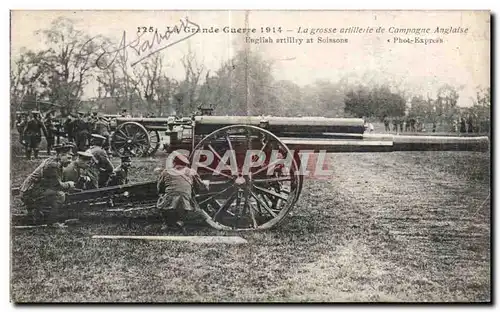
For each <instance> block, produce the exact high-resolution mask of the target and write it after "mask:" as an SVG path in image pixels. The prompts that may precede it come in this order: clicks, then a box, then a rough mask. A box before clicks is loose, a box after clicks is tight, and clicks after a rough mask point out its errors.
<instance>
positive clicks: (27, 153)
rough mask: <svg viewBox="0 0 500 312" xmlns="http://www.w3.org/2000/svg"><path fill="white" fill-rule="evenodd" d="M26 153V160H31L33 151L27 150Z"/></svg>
mask: <svg viewBox="0 0 500 312" xmlns="http://www.w3.org/2000/svg"><path fill="white" fill-rule="evenodd" d="M25 153H26V159H28V160H31V149H30V148H26V150H25Z"/></svg>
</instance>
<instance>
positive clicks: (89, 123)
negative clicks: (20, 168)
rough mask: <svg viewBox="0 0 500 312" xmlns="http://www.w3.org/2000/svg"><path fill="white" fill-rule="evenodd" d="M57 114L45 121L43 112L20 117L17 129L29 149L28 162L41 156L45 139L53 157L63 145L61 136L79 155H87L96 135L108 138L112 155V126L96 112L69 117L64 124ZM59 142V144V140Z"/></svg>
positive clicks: (106, 142) (45, 117)
mask: <svg viewBox="0 0 500 312" xmlns="http://www.w3.org/2000/svg"><path fill="white" fill-rule="evenodd" d="M54 114H55V112H54V111H51V112H48V113H47V114H46V115H45V116H44V117H43V116H42V114H41V113H40V111H31V112H30V113H23V112H19V113H17V116H16V127H17V131H18V133H19V138H20V141H21V143H22V144H23V146H24V148H25V154H26V158H27V159H31V158H32V156H33V157H34V158H35V159H37V158H38V156H39V149H40V143H41V141H42V136H44V137H45V139H46V141H47V154H48V155H50V154H51V152H52V149H53V146H54V144H55V143H56V141H57V142H59V139H60V136H65V137H66V138H67V140H68V141H69V142H71V143H74V144H75V151H85V150H86V149H87V148H88V147H89V145H90V138H91V135H92V134H98V135H100V136H103V137H104V138H105V143H104V146H105V148H106V149H107V150H108V151H109V149H110V145H109V138H110V134H111V129H110V126H109V122H108V121H107V120H106V118H104V117H103V116H98V115H97V113H96V112H94V113H92V114H90V113H84V112H78V114H76V115H73V114H69V115H68V116H67V117H66V118H65V119H64V120H60V119H59V120H58V119H56V118H55V116H54ZM56 139H57V140H56Z"/></svg>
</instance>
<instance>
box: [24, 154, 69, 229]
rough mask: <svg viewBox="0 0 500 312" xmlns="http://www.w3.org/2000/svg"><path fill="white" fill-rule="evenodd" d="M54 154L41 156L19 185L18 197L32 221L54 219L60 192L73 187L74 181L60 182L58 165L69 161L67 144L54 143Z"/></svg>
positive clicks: (62, 197) (52, 220)
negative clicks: (37, 163)
mask: <svg viewBox="0 0 500 312" xmlns="http://www.w3.org/2000/svg"><path fill="white" fill-rule="evenodd" d="M54 149H55V151H56V155H55V156H53V157H49V158H47V159H46V160H44V161H43V162H42V163H41V164H40V165H39V166H38V167H37V168H36V169H35V171H33V173H31V174H30V175H29V176H28V177H27V178H26V180H24V182H23V184H22V185H21V188H20V193H21V200H22V201H23V203H24V204H25V205H26V208H27V210H28V213H29V214H31V215H32V216H33V219H34V221H35V222H37V223H38V222H40V221H46V222H47V223H53V224H54V225H56V226H57V225H58V224H57V223H56V221H57V217H58V213H59V210H60V208H61V206H62V205H63V204H64V201H65V199H66V195H65V193H64V192H67V191H69V190H72V189H74V188H75V183H73V182H71V181H68V182H62V181H61V175H62V168H63V167H64V166H65V165H67V164H68V163H69V162H70V161H71V157H72V155H71V149H72V146H71V145H58V146H55V147H54Z"/></svg>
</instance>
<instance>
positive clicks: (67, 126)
mask: <svg viewBox="0 0 500 312" xmlns="http://www.w3.org/2000/svg"><path fill="white" fill-rule="evenodd" d="M73 122H74V120H73V116H72V115H71V114H68V116H66V119H65V120H64V131H65V132H66V134H67V135H68V141H70V142H75V136H74V124H73Z"/></svg>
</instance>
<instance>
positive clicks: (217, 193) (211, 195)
mask: <svg viewBox="0 0 500 312" xmlns="http://www.w3.org/2000/svg"><path fill="white" fill-rule="evenodd" d="M233 187H234V185H230V186H228V187H226V188H225V189H223V190H222V191H220V192H216V193H205V194H199V195H196V196H195V197H198V198H199V197H205V196H210V197H209V198H207V199H205V200H203V201H201V202H200V203H199V205H203V204H204V203H206V202H207V201H210V200H212V199H214V198H215V197H216V196H217V195H221V194H224V193H225V192H226V191H227V190H229V189H230V188H233Z"/></svg>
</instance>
